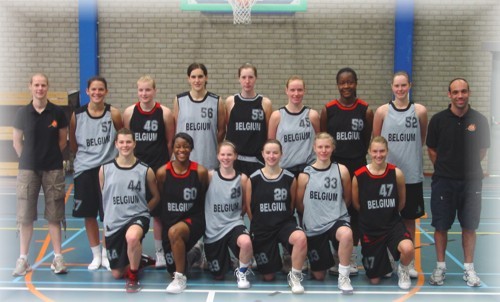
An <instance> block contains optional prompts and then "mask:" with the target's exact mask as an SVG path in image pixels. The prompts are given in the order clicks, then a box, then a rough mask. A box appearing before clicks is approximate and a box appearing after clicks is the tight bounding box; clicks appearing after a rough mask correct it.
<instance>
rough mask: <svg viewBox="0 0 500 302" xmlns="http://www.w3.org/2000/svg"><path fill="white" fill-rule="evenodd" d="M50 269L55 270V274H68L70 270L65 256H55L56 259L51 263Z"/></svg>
mask: <svg viewBox="0 0 500 302" xmlns="http://www.w3.org/2000/svg"><path fill="white" fill-rule="evenodd" d="M50 269H51V270H52V271H53V272H54V274H66V273H67V272H68V268H67V267H66V263H65V262H64V258H63V256H56V257H54V260H53V261H52V264H51V265H50Z"/></svg>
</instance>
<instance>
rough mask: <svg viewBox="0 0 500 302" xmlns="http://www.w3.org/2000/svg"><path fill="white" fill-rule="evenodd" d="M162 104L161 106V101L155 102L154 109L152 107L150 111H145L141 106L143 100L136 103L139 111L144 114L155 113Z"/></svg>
mask: <svg viewBox="0 0 500 302" xmlns="http://www.w3.org/2000/svg"><path fill="white" fill-rule="evenodd" d="M160 106H161V105H160V103H158V102H155V105H154V107H153V109H151V110H150V111H144V110H142V108H141V102H137V103H135V107H137V110H138V111H139V113H140V114H144V115H151V114H153V113H155V111H156V109H158V108H160Z"/></svg>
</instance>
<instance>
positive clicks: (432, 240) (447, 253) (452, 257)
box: [417, 224, 488, 288]
mask: <svg viewBox="0 0 500 302" xmlns="http://www.w3.org/2000/svg"><path fill="white" fill-rule="evenodd" d="M417 228H418V229H419V230H420V234H423V235H424V236H425V237H427V239H429V240H430V241H431V242H432V243H434V244H435V243H436V242H435V241H434V238H433V237H432V236H431V235H429V234H428V233H427V232H426V231H424V229H422V228H421V227H420V225H419V224H417ZM445 252H446V256H448V257H449V258H450V259H451V260H452V261H453V262H455V264H457V265H458V267H460V269H462V270H464V265H463V264H462V263H461V262H460V261H459V260H458V259H457V258H456V257H455V256H454V255H453V254H452V253H450V252H448V249H446V251H445ZM481 287H484V288H488V285H486V283H484V282H483V280H481Z"/></svg>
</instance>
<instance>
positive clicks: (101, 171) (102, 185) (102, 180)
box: [99, 166, 104, 191]
mask: <svg viewBox="0 0 500 302" xmlns="http://www.w3.org/2000/svg"><path fill="white" fill-rule="evenodd" d="M99 187H100V188H101V191H102V189H103V188H104V168H103V166H101V167H100V168H99Z"/></svg>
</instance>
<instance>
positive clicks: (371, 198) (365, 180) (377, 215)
mask: <svg viewBox="0 0 500 302" xmlns="http://www.w3.org/2000/svg"><path fill="white" fill-rule="evenodd" d="M354 174H355V175H356V178H357V180H358V192H359V204H360V209H359V228H360V230H361V232H362V233H363V234H366V235H369V236H382V235H384V234H386V233H387V232H388V231H389V230H391V229H392V228H393V227H394V225H396V223H398V222H399V221H400V220H401V216H400V215H399V210H398V207H399V195H398V185H397V181H396V166H394V165H392V164H387V167H386V169H385V172H384V173H383V174H382V175H373V174H371V173H370V171H369V170H368V168H367V167H366V166H363V167H362V168H359V169H358V170H356V172H355V173H354Z"/></svg>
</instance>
